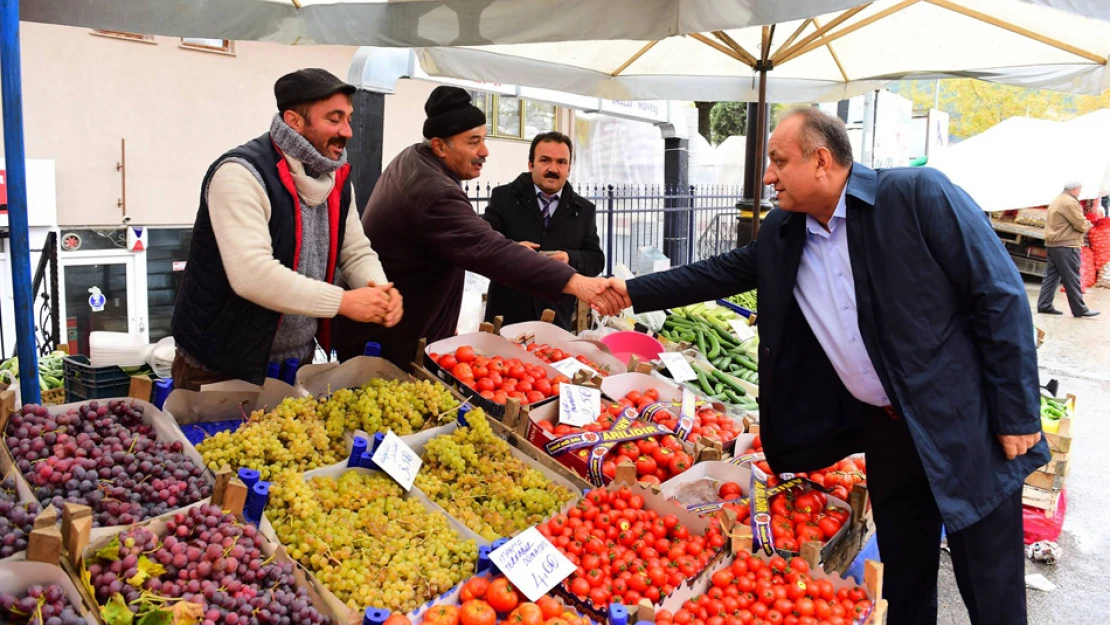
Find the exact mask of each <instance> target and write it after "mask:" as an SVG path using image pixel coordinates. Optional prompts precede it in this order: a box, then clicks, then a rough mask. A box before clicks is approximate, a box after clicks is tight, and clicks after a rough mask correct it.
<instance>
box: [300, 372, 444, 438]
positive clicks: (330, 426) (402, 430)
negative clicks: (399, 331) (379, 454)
mask: <svg viewBox="0 0 1110 625" xmlns="http://www.w3.org/2000/svg"><path fill="white" fill-rule="evenodd" d="M458 407H459V402H458V400H456V399H455V397H454V396H453V395H451V391H450V390H448V389H447V387H446V386H443V385H441V384H436V383H434V382H430V381H427V380H420V381H404V380H379V379H374V380H370V381H369V382H367V383H366V384H364V385H363V386H362V387H361V388H357V389H342V390H338V391H335V392H334V393H333V394H332V395H331V397H329V398H328V399H327V400H325V401H323V402H322V403H321V404H320V407H319V415H320V418H321V419H323V420H324V421H325V422H326V423H327V430H328V434H329V435H330V436H331V437H332V438H341V437H342V436H343V434H344V433H345V432H350V431H353V430H363V431H365V432H368V433H370V434H375V433H378V432H386V431H388V430H393V433H394V434H396V435H398V436H406V435H409V434H415V433H416V432H419V431H421V430H423V429H424V428H425V427H426V426H429V425H431V424H438V423H441V422H448V423H449V422H450V421H452V420H454V418H455V409H456V408H458Z"/></svg>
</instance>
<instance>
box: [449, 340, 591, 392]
mask: <svg viewBox="0 0 1110 625" xmlns="http://www.w3.org/2000/svg"><path fill="white" fill-rule="evenodd" d="M430 356H431V358H432V360H434V361H435V362H436V364H438V365H439V366H440V367H441V368H443V370H444V371H448V372H450V373H451V375H452V376H454V377H455V379H457V380H458V381H459V382H462V383H463V384H465V385H466V386H468V387H470V388H471V389H474V390H476V391H478V393H479V394H480V395H481V396H482V397H484V398H486V399H488V400H490V401H492V402H494V403H497V404H504V403H506V402H507V401H508V400H509V399H510V398H513V399H518V400H520V402H521V403H522V404H525V405H527V404H534V403H536V402H538V401H543V400H544V399H547V398H548V397H554V396H555V395H558V394H559V385H560V384H563V383H566V382H570V378H568V377H566V376H563V375H558V376H555V377H554V378H552V379H550V380H548V379H547V372H546V371H544V370H543V369H542V368H540V367H537V366H535V365H532V364H528V363H522V362H521V361H520V359H519V358H502V357H501V356H494V357H493V358H487V357H485V356H480V355H478V354H476V353H475V352H474V348H473V347H470V346H469V345H463V346H462V347H460V348H458V349H456V350H455V352H454V353H453V354H443V355H442V356H440V355H439V354H434V353H433V354H430Z"/></svg>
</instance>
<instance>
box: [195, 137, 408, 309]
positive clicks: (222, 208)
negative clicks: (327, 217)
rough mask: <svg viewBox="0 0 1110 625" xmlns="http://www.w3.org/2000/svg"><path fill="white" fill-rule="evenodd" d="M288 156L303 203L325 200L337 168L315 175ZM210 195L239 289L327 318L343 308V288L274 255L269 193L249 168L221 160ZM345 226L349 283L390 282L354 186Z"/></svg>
mask: <svg viewBox="0 0 1110 625" xmlns="http://www.w3.org/2000/svg"><path fill="white" fill-rule="evenodd" d="M285 160H286V161H287V162H288V163H289V171H290V172H291V173H292V174H293V181H294V182H295V183H296V186H297V193H298V194H299V195H300V196H301V199H302V200H303V202H304V204H305V205H307V206H318V205H320V204H321V203H323V202H324V201H325V200H326V199H327V197H328V194H330V193H331V190H332V187H334V186H335V174H334V173H328V174H325V175H322V176H320V177H319V178H313V177H311V176H309V175H307V174H306V173H305V171H304V166H303V165H302V164H301V162H300V161H298V160H297V159H295V158H293V157H292V156H289V155H288V154H286V155H285ZM207 199H208V211H209V214H210V216H211V219H212V229H213V230H214V231H215V234H216V243H217V245H218V246H219V248H220V256H221V257H222V258H223V263H224V271H226V272H227V278H228V281H229V282H230V283H231V288H232V289H234V290H235V293H236V294H237V295H239V296H240V297H242V298H244V299H246V300H248V301H250V302H253V303H255V304H258V305H259V306H262V307H264V308H268V309H270V310H274V311H277V312H280V313H284V314H290V315H303V316H305V317H317V318H325V319H327V318H331V317H334V316H336V315H337V314H338V313H339V303H340V301H341V300H342V299H343V289H342V288H340V287H338V286H335V285H334V284H328V283H326V282H322V281H320V280H313V279H311V278H306V277H305V276H302V275H300V274H299V273H297V272H296V271H295V270H293V269H289V268H288V267H286V266H284V265H282V264H281V262H280V261H278V259H277V258H275V257H274V251H273V245H272V242H271V241H270V228H269V222H270V199H269V198H268V197H267V196H266V190H265V189H263V188H262V185H261V184H260V183H259V182H258V179H257V178H255V177H254V174H252V173H251V172H250V170H248V169H247V168H246V167H244V166H243V165H241V164H239V163H235V162H227V163H224V164H223V165H220V166H219V167H218V168H217V169H216V172H215V173H214V174H213V175H212V179H211V180H210V181H209V185H208V190H207ZM344 227H345V228H346V232H345V233H344V237H343V248H342V249H341V250H340V251H339V257H338V261H337V262H338V267H337V268H338V270H339V271H340V272H342V274H343V277H344V279H345V280H346V282H347V284H349V285H351V287H352V288H356V287H363V286H366V284H367V283H368V282H371V281H372V282H374V283H376V284H384V283H385V282H387V280H386V276H385V271H384V270H383V269H382V264H381V261H379V260H378V254H377V252H375V251H374V250H373V249H372V248H371V247H370V240H369V239H368V238H367V237H366V234H365V233H364V232H363V231H362V223H361V222H360V220H359V215H358V210H357V204H356V203H355V197H354V191H353V190H352V192H351V206H350V210H349V211H348V213H347V223H346V224H344Z"/></svg>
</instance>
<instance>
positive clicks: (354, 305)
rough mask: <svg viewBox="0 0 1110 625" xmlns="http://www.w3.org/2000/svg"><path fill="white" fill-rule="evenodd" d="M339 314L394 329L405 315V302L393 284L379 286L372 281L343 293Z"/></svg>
mask: <svg viewBox="0 0 1110 625" xmlns="http://www.w3.org/2000/svg"><path fill="white" fill-rule="evenodd" d="M339 314H340V315H343V316H344V317H347V318H348V319H353V320H355V321H361V322H363V323H377V324H381V325H384V326H385V327H387V328H392V327H393V326H395V325H397V323H398V322H399V321H401V316H402V315H403V314H404V306H403V300H402V298H401V293H400V292H399V291H398V290H397V289H395V288H394V287H393V283H392V282H387V283H385V284H383V285H381V286H379V285H376V284H374V282H373V281H371V282H368V283H367V285H366V286H364V287H362V288H360V289H352V290H350V291H344V292H343V300H342V301H341V302H340V304H339Z"/></svg>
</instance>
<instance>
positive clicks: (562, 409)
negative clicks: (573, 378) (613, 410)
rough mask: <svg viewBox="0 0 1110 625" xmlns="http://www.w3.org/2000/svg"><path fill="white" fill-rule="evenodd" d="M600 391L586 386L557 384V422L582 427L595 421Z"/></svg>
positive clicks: (599, 408) (598, 409) (599, 409)
mask: <svg viewBox="0 0 1110 625" xmlns="http://www.w3.org/2000/svg"><path fill="white" fill-rule="evenodd" d="M600 413H601V391H599V390H597V389H596V388H590V387H588V386H575V385H573V384H560V385H559V423H566V424H567V425H573V426H575V427H582V426H585V425H589V424H591V423H593V422H594V421H597V417H598V415H599V414H600Z"/></svg>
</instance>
